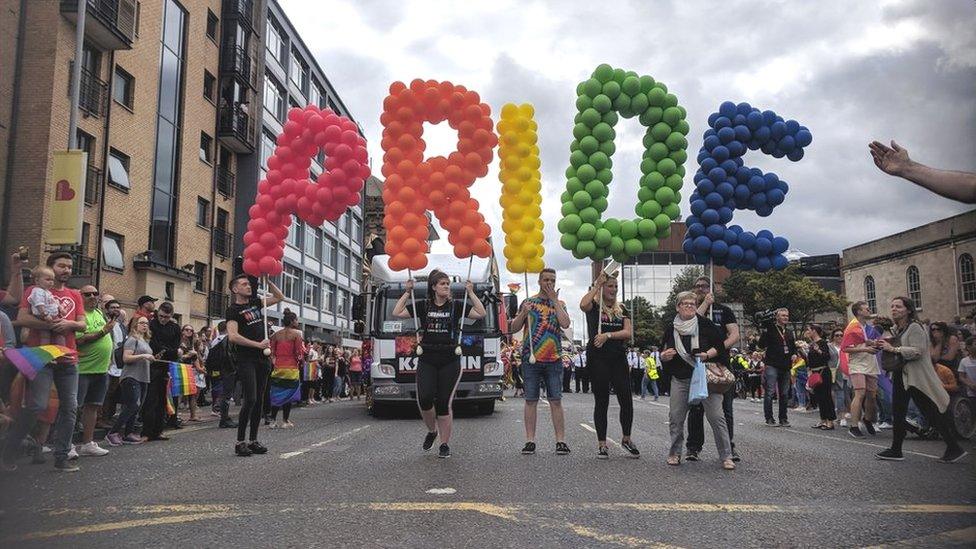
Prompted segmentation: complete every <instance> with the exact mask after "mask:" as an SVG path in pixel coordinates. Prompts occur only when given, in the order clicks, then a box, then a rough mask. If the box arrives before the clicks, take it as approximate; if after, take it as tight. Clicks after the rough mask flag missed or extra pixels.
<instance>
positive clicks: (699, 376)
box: [688, 359, 708, 406]
mask: <svg viewBox="0 0 976 549" xmlns="http://www.w3.org/2000/svg"><path fill="white" fill-rule="evenodd" d="M707 398H708V380H706V379H705V365H704V364H702V361H701V359H695V371H694V372H693V373H692V374H691V387H689V389H688V404H690V405H692V406H694V405H695V404H701V403H702V402H703V401H704V400H705V399H707Z"/></svg>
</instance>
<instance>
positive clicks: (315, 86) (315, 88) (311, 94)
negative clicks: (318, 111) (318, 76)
mask: <svg viewBox="0 0 976 549" xmlns="http://www.w3.org/2000/svg"><path fill="white" fill-rule="evenodd" d="M324 96H325V94H324V93H322V88H321V87H319V83H318V82H316V81H315V80H314V79H313V80H312V86H311V87H309V89H308V104H309V105H315V106H316V107H321V106H322V99H323V98H324Z"/></svg>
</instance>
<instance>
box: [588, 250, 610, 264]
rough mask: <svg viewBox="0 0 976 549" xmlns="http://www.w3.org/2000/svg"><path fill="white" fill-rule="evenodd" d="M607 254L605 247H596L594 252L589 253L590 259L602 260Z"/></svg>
mask: <svg viewBox="0 0 976 549" xmlns="http://www.w3.org/2000/svg"><path fill="white" fill-rule="evenodd" d="M609 255H610V254H609V253H608V252H607V249H606V248H597V249H596V251H595V252H593V253H592V254H590V259H592V260H593V261H603V260H604V259H606V258H607V256H609Z"/></svg>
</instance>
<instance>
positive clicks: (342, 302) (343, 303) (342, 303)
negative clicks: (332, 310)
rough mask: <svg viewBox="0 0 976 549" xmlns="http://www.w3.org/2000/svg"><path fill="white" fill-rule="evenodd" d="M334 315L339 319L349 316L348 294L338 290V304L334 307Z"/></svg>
mask: <svg viewBox="0 0 976 549" xmlns="http://www.w3.org/2000/svg"><path fill="white" fill-rule="evenodd" d="M336 314H337V315H338V316H341V317H348V316H349V292H347V291H345V290H343V289H340V290H339V303H338V307H336Z"/></svg>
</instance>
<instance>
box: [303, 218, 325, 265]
mask: <svg viewBox="0 0 976 549" xmlns="http://www.w3.org/2000/svg"><path fill="white" fill-rule="evenodd" d="M305 255H307V256H309V257H311V258H313V259H316V260H321V259H322V229H320V228H318V227H313V226H312V225H309V224H307V223H306V224H305Z"/></svg>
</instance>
